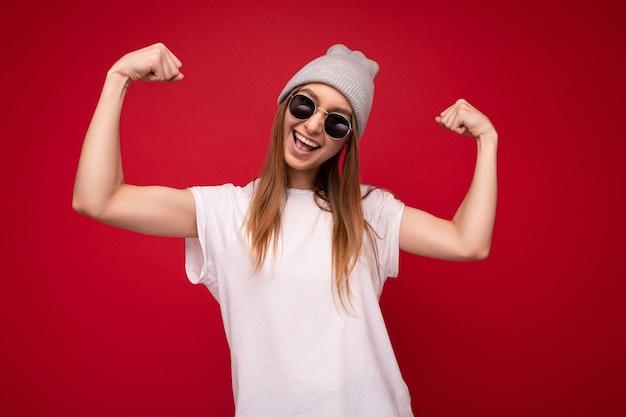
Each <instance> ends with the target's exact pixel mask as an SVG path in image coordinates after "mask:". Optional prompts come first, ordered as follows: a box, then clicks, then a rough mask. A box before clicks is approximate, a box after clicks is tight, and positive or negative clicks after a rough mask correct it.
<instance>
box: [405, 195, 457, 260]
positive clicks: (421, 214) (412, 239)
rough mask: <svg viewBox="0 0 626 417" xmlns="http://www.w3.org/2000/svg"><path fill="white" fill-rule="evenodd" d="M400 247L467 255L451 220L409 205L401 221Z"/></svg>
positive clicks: (424, 253)
mask: <svg viewBox="0 0 626 417" xmlns="http://www.w3.org/2000/svg"><path fill="white" fill-rule="evenodd" d="M400 249H401V250H403V251H406V252H409V253H412V254H415V255H421V256H426V257H429V258H437V259H448V260H462V259H464V257H463V254H462V249H461V246H460V240H459V234H458V230H457V228H456V226H455V225H454V223H453V222H452V221H450V220H445V219H442V218H439V217H436V216H433V215H432V214H430V213H427V212H425V211H423V210H419V209H416V208H413V207H408V206H405V207H404V211H403V213H402V219H401V221H400Z"/></svg>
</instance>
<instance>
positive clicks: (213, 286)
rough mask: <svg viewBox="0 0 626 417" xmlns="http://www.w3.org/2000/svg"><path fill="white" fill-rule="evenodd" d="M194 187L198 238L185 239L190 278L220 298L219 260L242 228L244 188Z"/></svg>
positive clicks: (192, 191) (187, 268)
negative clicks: (241, 189)
mask: <svg viewBox="0 0 626 417" xmlns="http://www.w3.org/2000/svg"><path fill="white" fill-rule="evenodd" d="M190 190H191V193H192V194H193V196H194V200H195V203H196V223H197V228H198V237H197V238H187V239H185V271H186V273H187V278H188V279H189V281H191V282H192V283H193V284H204V285H205V286H206V287H207V288H208V289H209V291H211V293H212V294H213V296H215V298H216V299H217V300H218V301H219V298H218V279H219V276H218V268H217V265H216V260H219V259H220V256H221V254H222V253H223V251H224V250H225V248H226V247H227V246H228V244H229V242H231V241H232V239H233V238H234V236H235V234H236V233H237V230H239V228H240V222H241V212H242V210H243V209H242V208H241V204H239V203H240V201H239V200H240V197H241V196H239V194H241V193H239V194H238V193H237V191H238V190H240V188H239V187H235V186H233V185H232V184H225V185H220V186H212V187H192V188H190Z"/></svg>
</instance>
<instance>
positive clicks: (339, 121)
mask: <svg viewBox="0 0 626 417" xmlns="http://www.w3.org/2000/svg"><path fill="white" fill-rule="evenodd" d="M324 129H325V130H326V133H328V136H330V137H331V138H335V139H341V138H343V137H344V136H346V135H347V134H348V132H350V122H349V121H348V119H346V118H345V117H343V116H341V115H339V114H336V113H330V114H329V115H328V117H327V118H326V122H325V123H324Z"/></svg>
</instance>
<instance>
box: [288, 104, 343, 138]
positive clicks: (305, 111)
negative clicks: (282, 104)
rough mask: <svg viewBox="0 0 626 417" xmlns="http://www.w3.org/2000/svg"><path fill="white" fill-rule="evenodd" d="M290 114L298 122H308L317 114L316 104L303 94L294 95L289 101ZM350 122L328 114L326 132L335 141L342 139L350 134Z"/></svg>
mask: <svg viewBox="0 0 626 417" xmlns="http://www.w3.org/2000/svg"><path fill="white" fill-rule="evenodd" d="M289 112H290V113H291V115H292V116H293V117H295V118H296V119H298V120H306V119H308V118H309V117H311V116H313V114H314V113H315V103H314V102H313V100H311V99H310V98H309V97H307V96H305V95H302V94H294V95H293V96H291V99H290V100H289ZM350 129H351V125H350V121H349V120H348V119H346V118H345V117H343V116H342V115H340V114H338V113H327V115H326V120H325V122H324V130H326V133H327V134H328V136H330V137H331V138H333V139H342V138H343V137H344V136H346V135H347V134H348V133H350Z"/></svg>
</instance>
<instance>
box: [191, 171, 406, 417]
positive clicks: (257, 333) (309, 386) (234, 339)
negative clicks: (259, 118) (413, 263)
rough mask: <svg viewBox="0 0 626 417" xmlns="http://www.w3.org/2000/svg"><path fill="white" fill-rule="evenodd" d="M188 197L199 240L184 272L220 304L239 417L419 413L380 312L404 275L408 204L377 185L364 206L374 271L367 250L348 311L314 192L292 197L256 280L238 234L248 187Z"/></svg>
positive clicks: (326, 217) (327, 218)
mask: <svg viewBox="0 0 626 417" xmlns="http://www.w3.org/2000/svg"><path fill="white" fill-rule="evenodd" d="M191 190H192V192H193V195H194V198H195V201H196V216H197V223H198V236H199V237H198V238H197V239H187V241H186V270H187V275H188V277H189V280H190V281H191V282H193V283H195V284H197V283H202V284H204V285H206V286H207V287H208V289H209V290H210V292H211V294H213V296H214V297H215V298H216V299H217V301H218V302H219V304H220V309H221V313H222V319H223V322H224V328H225V331H226V337H227V339H228V343H229V346H230V351H231V366H232V377H233V393H234V398H235V409H236V416H237V417H282V416H302V417H304V416H307V417H313V416H320V417H321V416H323V417H348V416H354V417H368V416H371V417H408V416H412V415H413V413H412V412H411V404H410V397H409V393H408V389H407V387H406V384H405V383H404V380H403V379H402V376H401V374H400V370H399V368H398V364H397V361H396V358H395V355H394V353H393V349H392V346H391V342H390V340H389V336H388V334H387V329H386V327H385V323H384V321H383V317H382V314H381V311H380V307H379V304H378V301H379V298H380V294H381V291H382V287H383V284H384V281H385V279H386V278H387V277H395V276H397V273H398V258H399V242H398V239H399V227H400V218H401V215H402V210H403V207H404V205H403V204H402V202H400V201H399V200H397V199H395V198H394V197H393V196H392V195H391V194H390V193H388V192H385V191H383V190H380V189H375V190H374V191H372V192H371V193H370V195H369V196H368V197H366V198H365V199H364V200H363V209H364V214H365V218H366V220H367V221H368V222H369V223H370V224H371V225H372V226H373V228H374V230H375V231H376V233H377V234H378V236H379V237H380V239H378V238H377V239H376V244H377V247H378V256H379V271H376V264H375V262H374V261H373V259H372V256H367V255H366V254H365V253H363V251H362V254H361V257H360V259H359V262H358V264H357V266H356V267H355V270H354V271H353V273H352V275H351V276H350V289H351V298H350V301H351V306H352V307H349V306H348V311H346V309H344V308H343V307H342V305H341V302H340V300H339V299H338V296H337V293H336V290H335V289H334V286H333V283H332V279H331V268H332V267H331V232H332V223H333V221H332V214H331V213H330V212H328V211H325V210H322V209H320V208H319V206H318V205H317V203H316V202H315V200H314V194H313V192H312V191H307V190H296V189H291V190H289V195H288V198H287V202H286V205H285V208H284V212H283V216H282V230H281V235H280V238H279V240H278V245H277V250H276V254H275V255H274V254H273V252H272V251H271V250H270V254H269V255H268V257H267V260H266V262H265V264H264V265H263V266H262V268H261V270H260V271H259V272H258V273H257V274H253V271H252V266H251V262H250V256H249V252H248V247H249V246H248V242H247V237H246V234H245V231H244V230H243V227H242V225H243V221H244V219H245V216H246V214H247V211H248V207H249V205H250V201H251V197H252V192H253V183H250V184H248V185H247V186H245V187H236V186H234V185H231V184H226V185H222V186H216V187H194V188H192V189H191ZM365 241H367V239H366V240H365Z"/></svg>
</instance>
